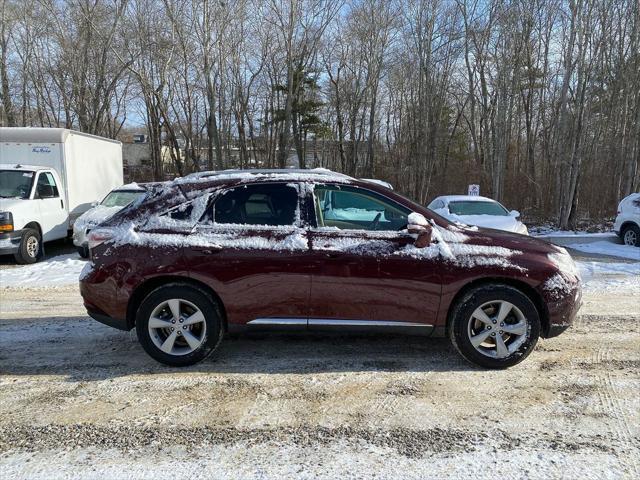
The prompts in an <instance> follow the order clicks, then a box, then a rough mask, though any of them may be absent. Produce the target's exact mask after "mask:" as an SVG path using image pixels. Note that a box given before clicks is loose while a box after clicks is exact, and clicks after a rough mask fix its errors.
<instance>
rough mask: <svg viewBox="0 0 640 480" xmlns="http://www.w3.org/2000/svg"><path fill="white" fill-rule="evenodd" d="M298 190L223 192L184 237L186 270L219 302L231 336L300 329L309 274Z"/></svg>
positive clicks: (268, 186) (263, 187) (271, 186)
mask: <svg viewBox="0 0 640 480" xmlns="http://www.w3.org/2000/svg"><path fill="white" fill-rule="evenodd" d="M298 192H299V188H298V187H297V186H296V185H292V184H284V183H261V184H251V185H242V186H238V187H233V188H228V189H226V190H223V191H221V192H218V193H216V194H215V198H214V199H213V200H212V201H211V203H210V205H209V206H208V207H207V210H206V212H205V215H204V216H203V218H202V219H201V221H200V222H199V223H198V225H197V226H196V227H195V229H194V231H193V233H192V234H191V235H190V238H189V241H188V246H187V247H186V248H185V252H184V258H185V262H186V264H187V270H188V271H189V274H190V275H191V276H192V277H193V278H196V279H198V280H200V281H202V282H204V283H206V284H208V285H210V286H211V288H213V290H214V291H215V292H216V293H217V294H218V295H219V296H220V299H221V300H222V303H223V305H224V307H225V310H226V315H227V321H228V325H229V327H230V329H231V330H233V329H241V328H242V327H244V326H246V325H250V326H253V327H256V326H257V327H262V328H269V327H279V326H288V327H299V328H301V329H306V325H307V315H308V302H309V295H310V287H311V276H310V266H309V263H308V253H309V247H308V242H307V232H306V231H305V230H304V229H303V228H302V227H301V221H300V207H299V202H300V198H299V193H298Z"/></svg>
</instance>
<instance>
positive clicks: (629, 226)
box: [613, 193, 640, 247]
mask: <svg viewBox="0 0 640 480" xmlns="http://www.w3.org/2000/svg"><path fill="white" fill-rule="evenodd" d="M613 229H614V230H615V232H616V233H617V234H618V235H619V236H620V238H622V241H623V242H624V243H625V245H631V246H634V247H640V193H632V194H631V195H629V196H628V197H625V198H623V199H622V201H621V202H620V204H619V205H618V216H617V217H616V222H615V223H614V224H613Z"/></svg>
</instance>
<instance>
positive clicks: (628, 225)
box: [620, 220, 640, 235]
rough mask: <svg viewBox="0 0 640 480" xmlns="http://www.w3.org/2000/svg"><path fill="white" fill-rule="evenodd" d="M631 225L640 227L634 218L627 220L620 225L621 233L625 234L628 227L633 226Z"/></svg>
mask: <svg viewBox="0 0 640 480" xmlns="http://www.w3.org/2000/svg"><path fill="white" fill-rule="evenodd" d="M631 227H636V228H640V225H638V224H637V223H636V222H634V221H633V220H625V221H624V223H623V224H622V225H620V234H621V235H624V232H625V231H626V230H627V228H631Z"/></svg>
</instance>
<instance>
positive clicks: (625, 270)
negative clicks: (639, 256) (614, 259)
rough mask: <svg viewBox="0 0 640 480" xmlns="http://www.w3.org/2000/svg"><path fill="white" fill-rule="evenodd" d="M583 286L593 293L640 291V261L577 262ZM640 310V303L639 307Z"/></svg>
mask: <svg viewBox="0 0 640 480" xmlns="http://www.w3.org/2000/svg"><path fill="white" fill-rule="evenodd" d="M576 263H577V266H578V269H579V270H580V276H581V277H582V288H583V290H585V291H588V292H591V293H606V292H615V293H622V292H625V291H628V292H629V293H635V294H637V292H640V263H608V262H587V261H578V262H576ZM638 309H639V311H640V305H639V307H638Z"/></svg>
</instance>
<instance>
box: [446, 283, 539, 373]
mask: <svg viewBox="0 0 640 480" xmlns="http://www.w3.org/2000/svg"><path fill="white" fill-rule="evenodd" d="M499 300H505V301H507V302H510V303H512V304H513V305H515V306H516V307H517V308H519V309H520V311H521V312H522V314H523V315H524V316H525V318H526V319H527V333H526V335H527V337H526V339H525V341H524V342H523V343H522V345H520V348H518V350H517V351H515V352H514V353H512V354H511V355H509V356H508V357H505V358H491V357H487V356H485V355H483V354H481V353H480V352H478V351H477V350H476V349H475V347H474V346H473V345H472V344H471V340H470V339H469V335H468V332H467V329H468V324H469V322H470V320H471V315H472V313H473V312H474V311H475V309H476V308H478V307H479V306H481V305H483V304H485V303H487V302H492V301H499ZM540 330H541V326H540V315H539V313H538V309H537V308H536V306H535V305H534V304H533V302H532V301H531V300H530V299H529V297H527V296H526V295H525V294H524V293H522V292H521V291H520V290H518V289H516V288H514V287H511V286H508V285H486V286H482V287H478V288H476V289H474V290H472V291H470V292H468V293H467V294H465V295H464V296H463V297H462V298H461V299H460V301H459V302H458V303H457V304H456V307H455V308H454V310H453V314H452V318H451V321H450V325H449V336H450V338H451V341H452V343H453V344H454V346H455V347H456V348H457V349H458V351H459V352H460V353H461V354H462V356H463V357H464V358H465V359H467V360H468V361H469V362H471V363H474V364H476V365H479V366H481V367H485V368H507V367H511V366H513V365H516V364H518V363H520V362H521V361H523V360H524V359H525V358H527V356H528V355H529V354H530V353H531V352H532V351H533V349H534V348H535V346H536V343H537V342H538V338H539V337H540Z"/></svg>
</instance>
